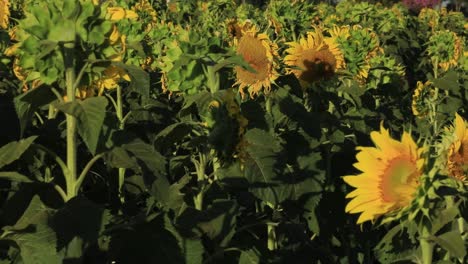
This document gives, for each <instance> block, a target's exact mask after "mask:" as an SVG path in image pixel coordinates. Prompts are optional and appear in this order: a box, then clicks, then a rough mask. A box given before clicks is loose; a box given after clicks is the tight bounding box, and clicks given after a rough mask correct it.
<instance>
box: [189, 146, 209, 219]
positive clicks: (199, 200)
mask: <svg viewBox="0 0 468 264" xmlns="http://www.w3.org/2000/svg"><path fill="white" fill-rule="evenodd" d="M198 156H199V159H198V160H197V159H195V158H192V163H193V164H194V165H195V171H196V174H197V182H198V186H199V193H198V194H197V195H196V196H195V197H194V198H193V202H194V205H195V209H197V210H200V211H202V210H203V198H204V196H205V191H206V188H205V175H206V173H205V170H206V165H207V157H206V154H205V153H199V155H198Z"/></svg>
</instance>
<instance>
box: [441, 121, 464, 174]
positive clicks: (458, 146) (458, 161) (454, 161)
mask: <svg viewBox="0 0 468 264" xmlns="http://www.w3.org/2000/svg"><path fill="white" fill-rule="evenodd" d="M448 132H449V135H447V137H446V138H445V140H447V141H446V142H445V144H443V145H445V146H447V147H446V148H447V149H446V150H445V151H443V152H442V153H444V154H445V155H446V166H445V167H446V168H447V174H448V175H449V176H451V177H454V178H456V179H458V180H460V181H464V182H467V180H468V178H467V172H468V128H467V127H466V122H465V120H463V118H462V117H461V116H459V115H458V114H455V122H454V126H453V127H450V128H449V129H448Z"/></svg>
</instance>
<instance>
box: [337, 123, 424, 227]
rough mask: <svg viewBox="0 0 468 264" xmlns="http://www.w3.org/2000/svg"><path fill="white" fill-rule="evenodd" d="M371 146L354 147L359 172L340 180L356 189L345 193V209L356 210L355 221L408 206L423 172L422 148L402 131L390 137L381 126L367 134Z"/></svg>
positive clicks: (375, 216)
mask: <svg viewBox="0 0 468 264" xmlns="http://www.w3.org/2000/svg"><path fill="white" fill-rule="evenodd" d="M370 136H371V139H372V141H373V142H374V144H375V147H358V148H357V150H359V152H358V153H357V155H356V159H357V163H355V164H354V167H356V168H357V169H358V170H360V171H361V174H359V175H357V176H345V177H343V180H344V181H345V182H346V183H347V184H349V185H351V186H352V187H355V188H356V189H355V190H354V191H352V192H350V193H348V195H347V196H346V198H351V199H352V200H351V201H350V202H349V203H348V204H347V206H346V209H345V210H346V212H348V213H351V214H354V213H360V214H361V215H360V216H359V219H358V221H357V223H358V224H361V223H363V222H365V221H368V220H371V221H374V220H375V219H376V218H377V217H379V216H382V215H386V214H389V213H392V212H395V211H398V210H399V209H403V208H405V207H407V206H409V205H410V204H411V202H412V200H413V199H414V198H415V194H416V191H417V189H418V187H419V183H420V177H421V176H422V175H423V166H424V162H425V160H424V158H422V152H423V148H418V146H417V145H416V143H415V142H414V140H413V139H412V137H411V135H410V134H408V133H406V132H404V133H403V136H402V138H401V141H398V140H395V139H393V138H392V137H391V136H390V134H389V132H388V130H387V129H385V128H384V127H383V126H382V125H381V127H380V131H373V132H371V134H370Z"/></svg>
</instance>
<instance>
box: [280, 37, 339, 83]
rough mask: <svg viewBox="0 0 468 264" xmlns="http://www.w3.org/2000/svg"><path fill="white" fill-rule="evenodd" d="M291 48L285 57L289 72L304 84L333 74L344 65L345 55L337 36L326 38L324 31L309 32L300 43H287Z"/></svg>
mask: <svg viewBox="0 0 468 264" xmlns="http://www.w3.org/2000/svg"><path fill="white" fill-rule="evenodd" d="M287 44H288V45H289V46H290V48H288V49H287V50H286V53H288V55H287V56H286V57H285V58H284V62H285V63H286V65H288V66H290V67H291V69H290V70H289V72H291V73H294V75H295V76H296V77H297V78H298V79H299V81H300V82H301V85H302V86H306V85H307V84H310V83H313V82H315V81H318V80H321V79H323V78H329V77H331V76H333V75H334V74H335V72H336V70H338V69H342V68H343V67H344V57H343V54H342V53H341V51H340V49H339V48H338V45H337V44H336V42H335V38H333V37H332V38H330V37H328V38H325V37H324V36H323V34H322V31H321V30H319V29H316V31H315V32H307V37H306V38H301V39H300V40H299V43H297V42H289V43H287Z"/></svg>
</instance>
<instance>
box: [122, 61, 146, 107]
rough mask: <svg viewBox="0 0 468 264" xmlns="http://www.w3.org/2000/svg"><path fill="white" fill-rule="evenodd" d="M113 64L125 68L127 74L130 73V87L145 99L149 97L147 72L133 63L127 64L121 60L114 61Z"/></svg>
mask: <svg viewBox="0 0 468 264" xmlns="http://www.w3.org/2000/svg"><path fill="white" fill-rule="evenodd" d="M113 64H115V65H116V66H118V67H120V68H122V69H125V70H126V71H127V73H128V75H130V79H131V82H130V89H132V90H133V91H135V92H137V93H139V94H141V96H142V97H143V98H145V99H148V98H149V91H150V90H149V89H150V77H149V74H148V73H147V72H145V71H144V70H142V69H141V68H140V67H137V66H134V65H128V64H124V63H121V62H116V63H113Z"/></svg>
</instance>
